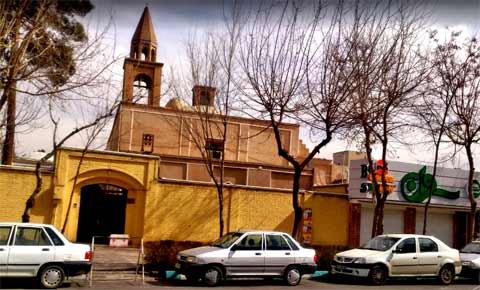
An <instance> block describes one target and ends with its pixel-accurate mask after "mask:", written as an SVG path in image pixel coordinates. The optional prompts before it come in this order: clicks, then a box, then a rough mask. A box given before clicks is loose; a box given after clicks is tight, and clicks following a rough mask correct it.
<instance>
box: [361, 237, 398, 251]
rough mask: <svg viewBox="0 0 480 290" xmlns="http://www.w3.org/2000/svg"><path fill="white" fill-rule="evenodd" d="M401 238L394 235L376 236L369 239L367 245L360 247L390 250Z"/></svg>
mask: <svg viewBox="0 0 480 290" xmlns="http://www.w3.org/2000/svg"><path fill="white" fill-rule="evenodd" d="M398 240H400V238H394V237H385V236H383V237H375V238H373V239H371V240H370V241H368V242H367V243H366V244H365V245H363V246H362V247H360V249H366V250H374V251H387V250H389V249H390V248H391V247H392V246H393V245H395V243H396V242H398Z"/></svg>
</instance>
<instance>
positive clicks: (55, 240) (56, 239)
mask: <svg viewBox="0 0 480 290" xmlns="http://www.w3.org/2000/svg"><path fill="white" fill-rule="evenodd" d="M45 230H46V231H47V234H48V236H50V239H51V240H52V242H53V244H54V245H55V246H63V245H64V243H63V241H62V239H60V237H59V236H58V235H57V234H56V233H55V232H54V231H53V230H52V229H51V228H49V227H45Z"/></svg>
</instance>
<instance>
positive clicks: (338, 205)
mask: <svg viewBox="0 0 480 290" xmlns="http://www.w3.org/2000/svg"><path fill="white" fill-rule="evenodd" d="M348 204H349V202H348V200H347V199H345V198H342V197H336V196H325V195H320V194H315V195H314V196H312V197H310V198H308V199H307V200H306V201H305V207H306V208H312V224H313V225H312V245H322V246H331V245H336V246H347V245H348Z"/></svg>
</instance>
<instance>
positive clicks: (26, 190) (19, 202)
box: [0, 167, 53, 223]
mask: <svg viewBox="0 0 480 290" xmlns="http://www.w3.org/2000/svg"><path fill="white" fill-rule="evenodd" d="M52 175H53V174H52V173H48V172H44V173H42V176H43V178H42V180H43V186H42V191H41V192H40V193H39V195H38V196H37V199H36V201H35V207H34V208H33V209H32V211H31V215H30V221H31V222H32V223H50V222H51V213H52V207H53V203H52ZM35 185H36V177H35V172H34V171H33V170H25V169H17V168H14V167H2V168H0V209H1V210H0V222H21V221H22V215H23V211H24V209H25V202H26V201H27V199H28V198H29V197H30V195H31V194H32V192H33V190H34V188H35Z"/></svg>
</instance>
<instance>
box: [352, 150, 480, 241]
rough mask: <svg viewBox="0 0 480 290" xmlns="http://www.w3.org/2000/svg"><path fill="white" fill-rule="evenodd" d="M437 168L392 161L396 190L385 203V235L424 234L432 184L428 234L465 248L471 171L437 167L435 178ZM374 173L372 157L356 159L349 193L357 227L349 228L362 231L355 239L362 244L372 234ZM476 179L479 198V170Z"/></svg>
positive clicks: (390, 166) (393, 190) (354, 225)
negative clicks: (468, 186)
mask: <svg viewBox="0 0 480 290" xmlns="http://www.w3.org/2000/svg"><path fill="white" fill-rule="evenodd" d="M432 172H433V168H432V167H429V166H425V165H422V164H410V163H403V162H394V161H392V162H389V163H388V176H390V177H389V182H390V184H391V187H390V190H392V192H391V193H390V194H389V196H388V198H387V204H386V206H385V217H384V233H386V234H387V233H418V234H420V233H422V230H423V221H424V208H425V202H426V201H427V199H428V193H429V190H430V188H431V187H433V190H434V191H433V196H432V200H431V205H430V208H429V210H428V218H427V221H428V223H427V234H430V235H434V236H436V237H437V238H439V239H441V240H443V241H444V242H445V243H447V244H448V245H450V246H453V247H457V248H458V247H461V246H463V245H464V243H465V239H466V232H467V225H468V212H469V208H470V202H469V200H468V197H467V192H466V188H467V177H468V171H466V170H460V169H450V168H438V169H437V173H436V177H435V179H434V180H432V175H431V173H432ZM369 176H370V172H369V170H368V162H367V160H355V161H351V163H350V168H349V180H350V182H349V188H348V193H349V200H350V203H351V208H354V209H355V210H354V211H353V212H354V213H355V212H356V216H355V217H354V219H352V220H351V222H352V224H351V227H353V228H355V227H357V229H356V230H355V229H354V230H350V232H351V233H352V232H353V233H356V235H357V236H356V237H350V239H351V240H352V239H353V240H354V241H355V242H354V244H363V243H364V242H366V241H367V240H368V239H369V238H370V236H371V229H372V220H373V212H374V205H373V202H372V192H371V187H372V186H371V184H372V182H371V180H370V179H371V177H370V178H369ZM474 179H475V181H474V195H475V197H476V198H478V197H480V183H479V182H478V181H479V180H480V173H478V172H477V173H475V176H474ZM432 181H433V182H432ZM351 212H352V211H351Z"/></svg>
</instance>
